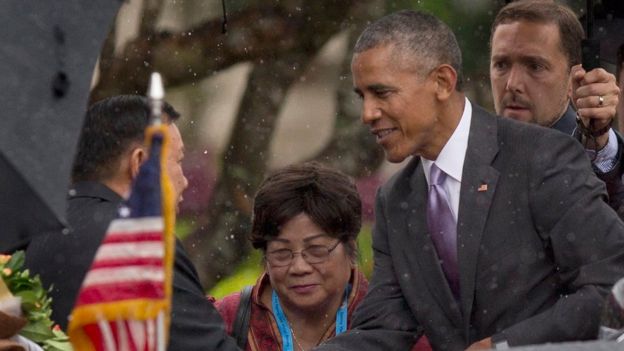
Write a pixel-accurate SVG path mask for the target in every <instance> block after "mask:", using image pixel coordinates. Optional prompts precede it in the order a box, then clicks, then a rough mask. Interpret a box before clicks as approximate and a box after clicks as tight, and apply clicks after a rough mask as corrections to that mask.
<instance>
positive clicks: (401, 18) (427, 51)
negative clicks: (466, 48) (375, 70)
mask: <svg viewBox="0 0 624 351" xmlns="http://www.w3.org/2000/svg"><path fill="white" fill-rule="evenodd" d="M388 44H391V45H394V50H395V51H396V53H397V55H400V56H402V57H399V58H408V59H411V60H413V61H411V63H414V64H418V65H421V67H417V68H418V70H419V71H420V73H421V74H427V73H429V72H430V71H431V70H432V69H434V68H435V67H437V66H439V65H441V64H449V65H451V66H452V67H453V68H454V69H455V71H456V72H457V84H456V90H457V91H461V86H462V54H461V50H460V49H459V44H458V43H457V39H456V38H455V34H453V31H452V30H451V29H450V28H449V27H448V26H447V25H446V24H445V23H444V22H442V21H441V20H439V19H438V18H437V17H435V16H433V15H431V14H429V13H426V12H421V11H411V10H403V11H398V12H395V13H392V14H390V15H387V16H384V17H382V18H380V19H378V20H377V21H375V22H373V23H371V24H369V25H368V26H367V27H366V28H365V29H364V31H363V32H362V34H361V35H360V37H359V38H358V40H357V42H356V43H355V48H354V49H353V53H354V54H359V53H361V52H364V51H366V50H369V49H372V48H374V47H377V46H381V45H388Z"/></svg>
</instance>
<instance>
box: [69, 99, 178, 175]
mask: <svg viewBox="0 0 624 351" xmlns="http://www.w3.org/2000/svg"><path fill="white" fill-rule="evenodd" d="M163 111H164V113H165V114H166V115H167V117H168V122H169V123H171V122H173V121H175V120H177V119H178V117H179V116H180V114H179V113H178V112H176V110H175V109H174V108H173V107H172V106H171V105H169V104H168V103H164V106H163ZM149 118H150V106H149V102H148V99H147V98H145V97H143V96H139V95H119V96H113V97H110V98H107V99H104V100H101V101H98V102H96V103H94V104H93V105H92V106H91V107H90V108H89V110H88V111H87V114H86V116H85V120H84V124H83V126H82V131H81V134H80V138H79V140H78V149H77V151H76V158H75V159H74V164H73V167H72V181H73V182H78V181H85V180H91V181H102V180H106V179H109V178H110V177H112V176H114V175H115V172H116V169H117V165H118V162H119V160H120V157H121V156H122V155H123V153H124V152H126V151H127V150H128V149H129V148H130V147H131V145H132V143H142V142H143V132H144V131H145V128H146V127H147V126H148V124H149Z"/></svg>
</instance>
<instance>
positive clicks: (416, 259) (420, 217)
mask: <svg viewBox="0 0 624 351" xmlns="http://www.w3.org/2000/svg"><path fill="white" fill-rule="evenodd" d="M413 162H418V166H417V167H416V169H415V171H414V172H413V173H412V176H411V179H410V188H411V192H410V193H409V195H408V198H407V199H408V200H407V204H408V206H407V209H409V212H408V215H407V216H406V218H405V219H406V225H407V230H406V231H403V233H405V234H407V237H406V238H403V240H401V243H402V245H403V246H402V250H403V254H404V255H403V256H404V257H405V259H406V260H407V263H408V264H407V267H417V268H419V270H418V269H417V270H416V271H415V272H412V273H413V275H414V276H415V277H416V279H417V280H421V281H422V282H423V283H424V284H423V286H421V287H415V286H413V287H412V288H421V289H428V290H429V292H430V295H431V296H433V297H434V299H435V300H436V301H437V303H438V305H439V306H440V308H441V309H442V310H443V311H444V312H445V314H446V315H447V316H448V318H449V319H450V320H452V321H453V323H454V324H455V325H456V326H457V327H458V328H461V326H462V317H461V311H460V309H459V306H458V305H457V303H456V301H455V298H454V297H453V294H452V292H451V289H450V287H449V285H448V283H447V282H446V277H445V276H444V273H443V271H442V268H441V266H440V263H439V258H438V255H437V253H436V251H435V246H434V245H433V241H432V240H431V237H430V236H429V233H428V229H427V222H426V220H427V219H426V213H427V207H426V206H427V191H428V190H427V181H426V179H425V174H424V172H423V167H422V163H421V162H420V159H419V158H418V159H416V160H414V161H413ZM404 203H405V202H404ZM397 205H398V206H401V205H400V203H399V204H397ZM402 212H405V211H402Z"/></svg>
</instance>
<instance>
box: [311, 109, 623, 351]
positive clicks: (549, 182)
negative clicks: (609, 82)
mask: <svg viewBox="0 0 624 351" xmlns="http://www.w3.org/2000/svg"><path fill="white" fill-rule="evenodd" d="M605 195H606V193H605V186H604V183H602V182H601V181H600V180H598V178H597V177H596V176H595V174H594V172H593V171H592V169H591V165H590V162H589V159H588V157H587V156H586V155H585V151H584V150H583V148H582V147H581V146H580V144H579V143H578V142H576V141H575V140H574V139H573V138H571V137H570V136H567V135H564V134H563V133H559V132H556V131H553V130H550V129H547V128H542V127H538V126H535V125H531V124H528V123H520V122H516V121H513V120H511V119H503V118H497V117H495V116H493V115H491V114H489V113H488V112H486V111H484V110H483V109H481V108H480V107H478V106H476V105H473V113H472V122H471V126H470V135H469V140H468V148H467V152H466V158H465V162H464V168H463V174H462V182H461V192H460V202H459V213H458V223H457V231H458V233H457V234H458V238H457V247H458V261H459V274H460V284H461V298H460V301H459V302H458V303H456V300H455V299H454V297H453V294H452V293H451V290H450V288H449V286H448V284H447V282H446V279H445V277H444V275H443V272H442V270H441V268H440V265H439V263H438V257H437V255H436V251H435V249H434V246H433V243H432V241H431V238H430V237H429V234H428V232H427V223H426V202H427V182H426V180H425V175H424V172H423V167H422V164H421V162H420V158H418V157H415V158H414V159H412V160H411V162H410V163H409V164H408V165H407V166H406V167H405V168H404V169H403V170H401V171H400V172H399V173H398V174H396V175H395V176H394V177H393V178H391V179H390V180H389V181H388V182H387V183H386V184H384V185H383V186H382V187H381V188H380V190H379V192H378V194H377V201H376V212H375V227H374V232H373V252H374V259H375V265H374V271H373V278H372V281H371V284H370V287H369V291H368V294H367V296H366V298H365V299H364V301H363V302H362V304H361V305H360V306H359V308H358V310H356V312H355V315H354V320H353V327H354V328H353V329H352V330H350V331H348V332H346V333H344V334H341V335H339V336H338V337H336V338H334V339H332V340H329V341H328V342H327V343H326V344H324V345H323V346H321V347H319V348H318V350H358V351H360V350H367V351H372V350H409V349H410V347H411V345H412V344H413V343H414V340H415V338H416V337H418V336H419V335H420V333H421V329H424V331H425V333H426V334H427V337H428V338H429V341H430V343H431V344H432V346H433V348H434V349H435V350H464V349H465V348H466V347H467V346H469V345H470V344H472V343H473V342H476V341H478V340H481V339H483V338H486V337H490V336H493V338H494V340H495V341H501V340H502V339H505V340H507V342H508V343H509V345H512V346H513V345H521V344H535V343H544V342H557V341H564V340H572V339H589V338H592V337H595V336H596V333H597V329H598V325H599V319H600V314H601V308H602V307H601V306H602V304H603V298H604V296H605V295H606V294H607V291H608V290H609V289H610V287H611V285H612V284H613V283H614V282H615V281H617V280H618V279H619V278H621V277H622V276H624V224H623V223H622V222H621V221H620V220H619V219H618V217H617V215H616V213H615V212H614V211H613V210H612V209H611V208H610V207H609V206H608V205H607V204H606V203H605V202H604V201H603V199H604V197H605Z"/></svg>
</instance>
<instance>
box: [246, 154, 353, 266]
mask: <svg viewBox="0 0 624 351" xmlns="http://www.w3.org/2000/svg"><path fill="white" fill-rule="evenodd" d="M301 213H305V214H306V215H308V216H309V217H310V219H312V221H313V222H314V223H315V224H316V225H318V226H319V227H320V228H321V229H323V230H324V231H325V234H327V235H329V236H331V237H334V238H338V239H340V241H342V242H343V243H344V244H345V247H346V249H347V253H348V254H349V255H350V257H351V258H355V256H356V248H355V244H354V241H355V238H356V237H357V235H358V233H359V232H360V228H361V225H362V202H361V201H360V196H359V194H358V192H357V188H356V187H355V184H354V182H353V180H351V178H349V177H348V176H346V175H345V174H343V173H341V172H339V171H337V170H334V169H332V168H329V167H326V166H323V165H322V164H320V163H317V162H308V163H304V164H298V165H291V166H288V167H285V168H283V169H280V170H278V171H276V172H275V173H273V174H272V175H270V176H268V177H267V178H266V179H265V180H264V181H263V183H262V184H261V185H260V188H259V190H258V193H257V194H256V197H255V199H254V208H253V219H252V229H251V237H250V239H251V243H252V245H253V247H254V248H256V249H262V250H266V247H267V243H268V242H269V241H271V240H272V239H275V238H276V237H277V236H278V235H279V234H280V231H281V227H282V226H283V225H284V224H286V222H288V221H290V220H291V219H293V218H294V217H296V216H297V215H299V214H301ZM352 239H353V240H352Z"/></svg>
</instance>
